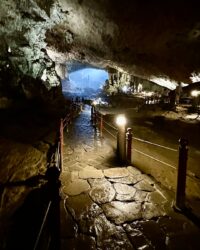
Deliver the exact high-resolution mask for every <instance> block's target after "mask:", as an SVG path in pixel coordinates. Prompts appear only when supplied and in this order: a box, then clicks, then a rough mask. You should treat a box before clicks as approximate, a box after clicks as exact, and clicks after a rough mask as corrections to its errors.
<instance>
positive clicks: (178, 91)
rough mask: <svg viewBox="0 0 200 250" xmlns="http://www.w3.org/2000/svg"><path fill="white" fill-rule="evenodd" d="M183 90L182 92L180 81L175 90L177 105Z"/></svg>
mask: <svg viewBox="0 0 200 250" xmlns="http://www.w3.org/2000/svg"><path fill="white" fill-rule="evenodd" d="M181 92H182V87H181V83H180V82H179V83H178V85H177V86H176V90H175V93H176V100H175V101H176V105H178V104H179V101H180V96H181Z"/></svg>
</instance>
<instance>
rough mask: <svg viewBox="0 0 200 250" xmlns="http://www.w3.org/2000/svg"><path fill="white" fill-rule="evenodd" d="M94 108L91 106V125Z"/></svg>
mask: <svg viewBox="0 0 200 250" xmlns="http://www.w3.org/2000/svg"><path fill="white" fill-rule="evenodd" d="M93 116H94V106H93V105H91V122H92V123H93V119H94V117H93Z"/></svg>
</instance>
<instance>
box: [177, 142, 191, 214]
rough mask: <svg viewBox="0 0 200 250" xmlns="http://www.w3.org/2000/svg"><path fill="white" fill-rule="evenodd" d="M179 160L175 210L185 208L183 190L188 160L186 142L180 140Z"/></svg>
mask: <svg viewBox="0 0 200 250" xmlns="http://www.w3.org/2000/svg"><path fill="white" fill-rule="evenodd" d="M179 143H180V145H179V160H178V173H177V189H176V204H175V208H177V209H178V210H183V209H184V208H185V188H186V173H187V159H188V140H187V139H183V138H181V139H180V140H179Z"/></svg>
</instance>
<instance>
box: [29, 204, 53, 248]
mask: <svg viewBox="0 0 200 250" xmlns="http://www.w3.org/2000/svg"><path fill="white" fill-rule="evenodd" d="M51 204H52V201H51V200H50V201H49V203H48V206H47V209H46V212H45V215H44V218H43V220H42V225H41V227H40V230H39V233H38V235H37V239H36V242H35V245H34V247H33V250H36V249H37V247H38V244H39V241H40V238H41V235H42V232H43V230H44V225H45V223H46V221H47V217H48V214H49V211H50V207H51Z"/></svg>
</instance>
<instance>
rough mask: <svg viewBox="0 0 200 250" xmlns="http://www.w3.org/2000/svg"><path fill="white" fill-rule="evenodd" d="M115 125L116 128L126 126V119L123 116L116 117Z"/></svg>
mask: <svg viewBox="0 0 200 250" xmlns="http://www.w3.org/2000/svg"><path fill="white" fill-rule="evenodd" d="M116 124H117V125H118V126H124V125H126V117H125V116H124V115H118V116H117V118H116Z"/></svg>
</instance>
